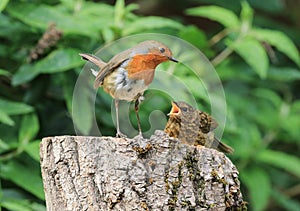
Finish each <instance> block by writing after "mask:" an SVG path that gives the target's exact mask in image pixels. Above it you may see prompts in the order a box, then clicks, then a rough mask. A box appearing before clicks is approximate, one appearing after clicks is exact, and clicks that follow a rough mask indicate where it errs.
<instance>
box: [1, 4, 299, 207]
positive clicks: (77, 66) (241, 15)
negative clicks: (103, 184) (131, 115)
mask: <svg viewBox="0 0 300 211" xmlns="http://www.w3.org/2000/svg"><path fill="white" fill-rule="evenodd" d="M130 2H131V3H130V4H129V3H128V2H126V3H125V2H124V1H122V0H119V1H117V2H116V3H115V4H114V3H112V2H101V1H98V2H93V1H83V0H74V1H73V0H46V1H41V0H2V1H1V2H0V11H1V13H0V40H1V43H0V179H1V183H0V205H1V206H0V207H2V208H3V209H5V210H22V211H24V210H45V203H44V193H43V186H42V180H41V174H40V166H39V143H40V141H41V138H42V137H45V136H52V135H63V134H75V132H74V128H73V124H72V119H71V113H72V112H71V109H72V94H73V88H74V85H75V82H76V79H77V76H78V74H79V72H80V70H81V68H82V66H83V65H84V64H85V62H84V61H82V60H81V59H80V58H79V56H78V53H79V52H93V51H94V50H96V49H97V48H98V47H99V46H101V45H103V44H105V43H109V42H111V41H113V40H115V39H118V38H121V37H123V36H127V35H132V34H137V33H144V32H157V33H165V34H171V35H174V36H177V37H180V38H182V39H184V40H186V41H188V42H190V43H192V44H193V45H195V46H197V47H198V48H199V49H200V50H202V51H203V52H204V53H205V55H206V56H207V57H208V58H209V59H210V60H211V62H212V63H213V65H214V66H215V68H216V70H217V72H218V74H219V76H220V78H221V80H222V83H223V86H224V89H225V93H226V100H227V107H228V108H227V124H226V128H225V132H224V136H223V141H224V142H226V143H228V144H230V145H231V146H233V147H234V148H235V153H234V154H233V155H230V158H231V160H232V161H233V162H234V164H235V165H236V166H237V167H238V169H239V171H240V178H241V183H242V191H243V195H244V197H245V198H246V200H247V201H248V202H249V208H250V210H255V211H260V210H295V211H296V210H300V203H299V199H300V180H299V178H300V158H299V154H300V153H299V149H300V118H299V116H300V100H299V97H300V95H299V88H300V83H299V79H300V70H299V67H300V57H299V50H298V49H297V46H298V47H299V46H300V21H299V20H300V14H299V11H298V10H297V8H298V9H299V6H300V4H299V1H293V0H286V1H284V0H267V1H258V0H249V2H248V3H247V1H237V0H226V1H223V0H211V1H208V0H188V1H179V0H177V1H171V0H170V1H168V0H165V1H145V0H139V1H130ZM132 2H134V4H133V3H132ZM149 2H152V3H151V4H150V3H149ZM50 22H54V23H56V25H57V28H58V29H59V30H61V31H63V36H62V38H61V39H60V40H58V42H57V43H56V44H55V45H54V46H52V47H50V48H48V49H46V50H45V51H44V53H43V55H42V56H41V57H39V58H38V60H36V61H33V62H31V63H29V62H28V56H29V54H30V50H31V49H32V48H34V46H36V44H37V43H38V40H39V39H40V38H41V37H42V35H43V33H44V32H45V30H46V29H47V27H48V25H49V23H50ZM182 77H183V78H184V77H185V78H184V79H185V80H187V81H193V77H195V76H185V75H182ZM158 95H159V93H158ZM194 95H195V96H196V97H197V100H198V101H199V107H203V106H202V105H201V103H203V104H204V105H205V103H207V102H205V100H203V99H204V98H203V96H201V92H200V94H199V92H198V91H197V90H194ZM156 100H157V103H160V105H159V106H160V107H161V110H162V111H165V112H167V111H168V110H169V108H170V104H169V99H165V98H164V96H161V97H158V98H157V99H156ZM203 101H204V102H203ZM200 102H201V103H200ZM110 103H111V98H110V97H109V96H107V95H103V96H102V95H101V102H98V101H97V102H96V108H97V107H101V109H106V110H107V111H108V112H109V111H110ZM143 104H144V105H143V109H142V111H141V116H142V119H145V120H147V118H146V117H147V114H148V113H149V112H150V111H151V105H150V104H149V103H147V100H146V101H145V102H144V103H143ZM86 112H88V111H86ZM96 112H98V114H99V111H96ZM147 112H148V113H147ZM102 114H103V113H102ZM97 116H99V119H98V120H99V124H100V125H101V127H102V128H105V131H106V132H105V133H106V134H105V135H114V134H115V129H114V126H113V123H112V120H111V116H110V115H102V116H101V115H97ZM100 116H101V117H100ZM143 117H145V118H143ZM148 124H149V123H147V122H143V126H144V127H149V125H148Z"/></svg>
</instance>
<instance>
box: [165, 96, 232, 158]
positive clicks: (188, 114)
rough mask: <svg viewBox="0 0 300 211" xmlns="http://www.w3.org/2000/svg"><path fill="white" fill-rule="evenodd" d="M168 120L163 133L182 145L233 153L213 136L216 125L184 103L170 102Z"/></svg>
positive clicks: (203, 113) (213, 121) (207, 116)
mask: <svg viewBox="0 0 300 211" xmlns="http://www.w3.org/2000/svg"><path fill="white" fill-rule="evenodd" d="M168 115H169V116H170V117H169V120H168V122H167V124H166V127H165V130H164V131H165V132H166V133H167V134H168V135H169V136H170V137H174V138H178V139H179V140H180V141H182V142H183V143H186V144H189V145H195V146H199V145H200V146H205V147H210V148H215V149H218V150H219V151H222V152H226V153H233V149H232V148H231V147H230V146H228V145H226V144H224V143H222V142H221V141H219V140H218V139H217V138H216V137H215V136H214V134H213V132H212V131H213V130H214V129H215V128H216V127H217V126H218V123H217V122H216V121H215V120H214V119H213V118H212V117H211V116H210V115H209V114H207V113H205V112H203V111H200V110H197V109H195V108H193V107H192V106H191V105H189V104H187V103H185V102H181V101H179V102H172V108H171V111H170V113H169V114H168Z"/></svg>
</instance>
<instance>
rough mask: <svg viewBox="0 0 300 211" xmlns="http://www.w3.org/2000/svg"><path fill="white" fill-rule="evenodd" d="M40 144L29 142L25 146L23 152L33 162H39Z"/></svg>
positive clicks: (38, 142)
mask: <svg viewBox="0 0 300 211" xmlns="http://www.w3.org/2000/svg"><path fill="white" fill-rule="evenodd" d="M40 143H41V140H36V141H33V142H30V143H29V144H27V145H26V146H25V149H24V150H25V152H26V153H27V154H29V155H30V157H32V158H33V159H34V160H36V161H37V162H40Z"/></svg>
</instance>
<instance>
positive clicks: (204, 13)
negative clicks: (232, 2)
mask: <svg viewBox="0 0 300 211" xmlns="http://www.w3.org/2000/svg"><path fill="white" fill-rule="evenodd" d="M186 13H187V14H188V15H192V16H200V17H204V18H208V19H211V20H213V21H217V22H219V23H220V24H222V25H224V26H225V27H228V28H237V27H239V26H240V21H239V18H238V16H237V15H236V14H235V13H234V12H232V11H231V10H228V9H224V8H222V7H218V6H201V7H195V8H190V9H187V10H186Z"/></svg>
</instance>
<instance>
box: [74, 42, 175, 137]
mask: <svg viewBox="0 0 300 211" xmlns="http://www.w3.org/2000/svg"><path fill="white" fill-rule="evenodd" d="M80 56H81V57H82V58H83V59H84V60H87V61H90V62H92V63H94V64H95V65H97V66H98V67H99V68H100V71H99V72H98V73H97V74H96V73H95V71H94V72H93V74H94V75H96V79H95V82H94V87H95V88H98V87H100V86H102V87H103V89H104V91H105V92H107V93H109V94H110V95H111V96H112V97H113V98H114V99H115V107H116V119H117V120H116V122H117V134H116V136H117V137H126V136H125V135H123V134H122V133H121V131H120V127H119V114H118V103H119V100H126V101H135V113H136V117H137V121H138V129H139V135H140V136H142V129H141V123H140V118H139V114H138V111H139V104H140V101H141V100H142V99H143V93H144V91H145V90H146V89H147V88H148V86H149V84H150V83H151V82H152V81H153V77H154V72H155V68H156V66H157V65H159V64H160V63H162V62H166V61H173V62H178V61H177V60H176V59H174V58H173V57H172V52H171V50H170V49H169V48H168V47H167V46H165V45H164V44H162V43H160V42H158V41H155V40H147V41H144V42H141V43H139V44H138V45H136V46H134V47H132V48H130V49H128V50H125V51H123V52H120V53H118V54H117V55H115V56H114V57H112V58H111V59H110V60H109V62H107V63H105V62H103V61H102V60H101V59H99V58H98V57H96V56H94V55H91V54H84V53H82V54H80Z"/></svg>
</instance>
